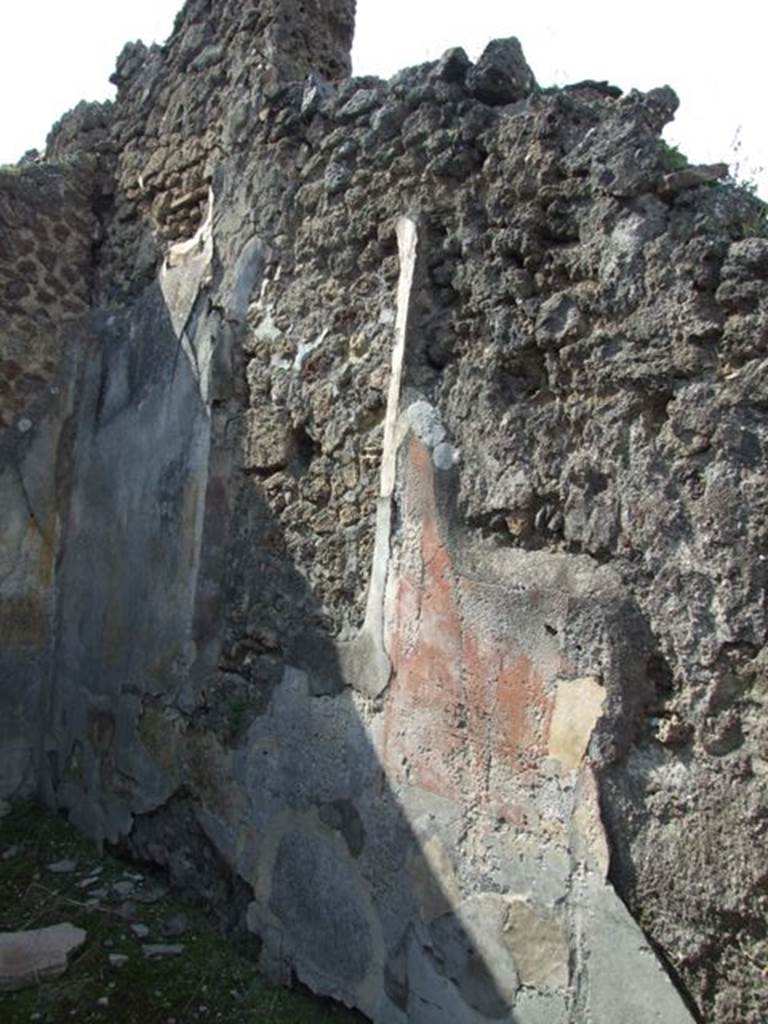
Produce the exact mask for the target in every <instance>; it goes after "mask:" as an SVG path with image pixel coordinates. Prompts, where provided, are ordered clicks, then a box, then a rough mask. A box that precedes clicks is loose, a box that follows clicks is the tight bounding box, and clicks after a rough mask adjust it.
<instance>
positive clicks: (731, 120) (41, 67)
mask: <svg viewBox="0 0 768 1024" xmlns="http://www.w3.org/2000/svg"><path fill="white" fill-rule="evenodd" d="M3 6H4V8H5V10H3V12H2V14H0V163H11V162H15V161H16V160H17V159H18V158H19V157H20V156H21V154H22V153H23V152H24V151H25V150H26V149H29V148H32V147H37V148H41V147H42V145H43V143H44V139H45V135H46V132H47V130H48V128H49V127H50V126H51V124H52V123H53V122H54V121H55V120H56V119H57V118H58V117H59V116H60V115H61V114H62V113H63V112H64V111H65V110H67V109H69V108H70V107H72V106H74V104H75V103H77V101H78V100H80V99H89V100H90V99H103V98H105V97H108V96H110V95H112V87H111V86H110V85H109V82H108V79H109V75H110V73H111V72H112V70H113V68H114V63H115V57H116V56H117V54H118V52H119V51H120V49H121V48H122V44H123V43H124V42H126V41H127V40H129V39H139V38H140V39H143V40H144V41H145V42H150V41H159V42H161V41H163V40H164V39H165V38H166V36H167V35H168V34H169V32H170V30H171V27H172V25H173V18H174V15H175V13H176V11H177V10H178V9H179V8H180V6H181V2H180V0H130V2H128V3H126V2H125V0H20V2H11V0H4V4H3ZM509 35H516V36H517V37H518V38H519V39H520V41H521V42H522V44H523V48H524V50H525V53H526V56H527V58H528V62H529V63H530V65H531V66H532V68H533V70H534V72H535V74H536V76H537V78H538V81H539V83H540V84H541V85H553V84H556V85H564V84H566V83H567V82H575V81H578V80H580V79H582V78H597V79H608V80H610V81H611V82H613V83H615V84H616V85H619V86H621V87H622V88H623V89H630V88H632V87H637V88H641V89H650V88H653V87H654V86H657V85H666V84H669V85H672V86H673V87H674V88H675V89H676V91H677V93H678V95H679V96H680V99H681V108H680V110H679V111H678V115H677V118H676V120H675V122H674V124H673V125H672V126H671V127H670V128H668V129H667V131H666V137H667V138H668V139H669V141H671V142H674V143H676V144H678V145H679V146H680V149H681V150H682V151H683V152H684V153H686V154H687V155H688V156H689V158H690V159H692V160H694V161H699V162H711V161H715V160H719V159H725V160H728V161H730V162H731V164H732V165H733V164H734V163H735V164H736V165H737V166H736V170H737V172H738V174H739V176H740V177H741V178H748V179H752V180H756V181H758V182H759V186H760V192H761V193H762V195H763V196H764V197H766V198H768V170H766V169H767V168H768V130H766V127H767V126H766V113H765V104H766V99H767V98H768V97H766V91H767V90H766V88H765V85H766V73H767V72H768V59H766V52H768V6H766V5H765V4H764V3H762V2H760V0H757V2H755V0H729V2H719V3H712V2H709V3H708V2H706V0H699V2H698V3H690V2H680V0H677V2H676V0H643V2H642V3H639V4H628V3H620V2H618V0H611V2H608V0H581V3H574V2H573V0H548V2H539V3H525V4H521V3H515V2H514V0H472V2H471V3H466V4H463V3H456V4H452V3H451V2H450V0H358V18H357V36H356V44H355V51H354V55H353V56H354V65H355V66H354V70H355V73H356V74H378V75H381V76H382V77H388V76H389V75H391V74H393V73H394V72H395V71H396V70H398V69H399V68H401V67H405V66H407V65H409V64H416V63H419V62H421V61H424V60H431V59H433V58H436V57H438V56H439V55H440V54H441V53H442V52H443V51H444V50H445V49H447V48H448V47H449V46H456V45H461V46H463V47H464V48H465V49H466V50H467V52H468V53H469V55H470V57H472V58H473V59H474V58H476V57H477V56H478V55H479V53H480V51H481V50H482V49H483V47H484V45H485V44H486V43H487V42H488V40H489V39H493V38H497V37H501V36H509ZM735 136H737V137H738V138H739V139H740V142H741V144H740V148H737V150H736V152H735V154H734V147H733V142H734V137H735Z"/></svg>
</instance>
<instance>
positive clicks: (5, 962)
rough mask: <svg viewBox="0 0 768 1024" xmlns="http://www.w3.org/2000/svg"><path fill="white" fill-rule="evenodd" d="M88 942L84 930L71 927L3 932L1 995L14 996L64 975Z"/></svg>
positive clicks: (1, 939) (0, 972)
mask: <svg viewBox="0 0 768 1024" xmlns="http://www.w3.org/2000/svg"><path fill="white" fill-rule="evenodd" d="M85 940H86V933H85V932H84V931H83V930H82V928H76V927H75V926H74V925H72V924H69V923H65V924H56V925H51V926H50V927H48V928H38V929H34V930H30V931H22V932H3V933H2V934H0V991H6V992H13V991H16V990H18V989H22V988H28V987H30V986H32V985H39V984H40V982H44V981H48V980H49V979H51V978H56V977H58V976H59V975H61V974H64V972H65V971H66V970H67V967H68V966H69V960H70V957H71V956H72V955H73V954H74V953H75V952H76V951H77V950H78V949H80V947H81V946H82V945H83V944H84V942H85Z"/></svg>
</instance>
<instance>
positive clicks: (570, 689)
mask: <svg viewBox="0 0 768 1024" xmlns="http://www.w3.org/2000/svg"><path fill="white" fill-rule="evenodd" d="M604 700H605V689H604V688H603V687H602V686H601V684H600V681H599V680H598V678H597V677H596V676H583V677H582V678H581V679H570V680H568V681H566V682H561V683H558V686H557V695H556V696H555V708H554V711H553V713H552V721H551V723H550V726H549V756H550V757H554V758H555V759H556V760H557V761H559V762H560V764H561V765H562V767H563V768H564V769H565V770H566V771H573V770H574V769H576V768H578V767H579V764H580V763H581V759H582V758H583V757H584V755H585V754H586V752H587V747H588V746H589V741H590V738H591V736H592V730H593V729H594V728H595V724H596V723H597V720H598V719H599V717H600V713H601V711H602V707H603V701H604Z"/></svg>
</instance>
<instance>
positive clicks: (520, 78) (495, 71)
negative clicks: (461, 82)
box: [467, 37, 537, 107]
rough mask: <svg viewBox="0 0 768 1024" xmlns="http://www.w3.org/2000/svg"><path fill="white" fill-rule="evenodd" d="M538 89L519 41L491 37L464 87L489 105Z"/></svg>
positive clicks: (470, 71)
mask: <svg viewBox="0 0 768 1024" xmlns="http://www.w3.org/2000/svg"><path fill="white" fill-rule="evenodd" d="M536 88H537V85H536V79H535V77H534V74H533V72H532V71H531V69H530V68H529V67H528V62H527V61H526V59H525V56H524V54H523V48H522V46H521V45H520V42H519V40H517V39H515V38H514V37H511V38H510V39H494V40H492V41H491V42H490V43H489V44H488V45H487V46H486V48H485V50H484V51H483V54H482V56H481V57H480V60H479V61H478V62H477V64H475V66H474V67H473V68H471V69H470V70H469V72H468V73H467V90H468V92H469V93H470V95H472V96H474V97H475V99H478V100H480V101H481V102H482V103H487V104H488V105H489V106H491V107H499V106H503V105H504V104H506V103H517V101H518V100H522V99H525V97H526V96H530V94H531V93H532V92H534V91H535V90H536Z"/></svg>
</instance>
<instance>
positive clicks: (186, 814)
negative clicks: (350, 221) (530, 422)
mask: <svg viewBox="0 0 768 1024" xmlns="http://www.w3.org/2000/svg"><path fill="white" fill-rule="evenodd" d="M400 241H401V256H402V262H403V268H404V270H403V278H402V279H401V285H400V295H399V307H400V311H399V316H398V328H397V330H398V336H397V338H396V343H395V366H394V368H393V374H392V379H393V385H392V388H391V391H390V400H389V408H388V415H387V423H386V428H385V450H384V455H383V472H382V490H381V494H380V498H379V508H378V518H377V527H376V550H375V555H374V567H373V572H372V583H371V587H370V593H371V596H370V597H369V606H368V615H367V616H366V625H365V627H364V629H363V632H362V633H361V636H360V637H359V638H358V641H356V642H353V643H352V644H351V645H346V646H345V645H343V644H339V643H338V642H337V641H336V640H335V639H334V638H333V637H332V636H331V635H330V634H329V632H328V630H327V626H326V619H325V614H324V609H323V607H322V602H321V601H320V600H319V598H318V597H317V596H316V595H315V594H314V593H313V592H312V589H311V588H310V586H309V585H308V583H307V581H306V578H305V577H304V576H303V575H302V573H301V572H300V571H299V570H298V569H297V568H296V566H295V564H294V563H293V561H292V559H291V557H290V554H289V551H288V548H287V545H286V543H285V538H284V536H283V531H282V528H281V525H280V523H279V522H278V520H277V519H276V517H275V516H274V514H273V513H272V511H271V509H270V508H269V505H268V503H267V501H266V499H265V497H264V489H263V483H264V480H263V478H262V477H260V476H259V475H258V474H254V473H252V472H250V473H249V472H247V471H245V470H244V468H243V458H242V451H243V444H244V430H245V427H244V422H245V418H244V415H243V413H244V411H245V407H246V405H247V397H246V392H245V389H244V385H243V384H242V383H241V381H242V377H243V373H242V367H241V364H240V358H241V357H240V354H239V346H240V342H241V338H242V336H243V333H244V332H245V330H246V313H247V306H248V301H249V297H250V296H251V295H252V294H253V292H254V290H255V289H257V287H258V283H259V276H260V273H261V269H262V260H261V250H260V247H259V244H258V242H257V241H255V240H251V242H249V243H248V245H246V246H245V247H244V248H243V250H242V253H241V258H240V259H239V260H238V261H237V263H236V265H235V267H234V268H232V269H230V270H222V268H221V267H219V266H218V265H217V264H216V261H215V258H214V251H213V227H212V222H211V218H210V217H209V219H208V220H207V221H206V223H205V224H204V225H203V226H202V228H201V230H200V232H199V234H198V236H196V239H195V240H193V242H194V244H190V245H188V246H187V247H186V248H184V249H183V250H182V249H180V248H178V247H176V249H175V251H172V255H171V258H170V259H169V260H168V261H167V262H166V264H165V266H164V269H163V271H162V273H161V276H160V280H159V282H158V283H156V284H154V285H152V286H151V287H149V288H148V289H147V290H146V291H145V292H144V293H143V294H142V296H141V297H140V298H139V299H138V300H137V302H136V303H135V305H134V306H133V307H132V308H131V310H130V311H129V312H127V313H125V314H123V315H109V316H107V315H103V316H102V315H99V316H97V322H96V329H97V331H98V335H99V339H100V345H99V349H98V352H95V353H94V358H93V360H91V361H89V362H88V363H87V364H86V365H85V366H84V369H83V378H82V382H81V387H80V394H81V397H80V401H79V406H78V410H77V430H76V436H75V440H74V450H73V452H72V458H73V460H74V466H75V470H74V473H75V477H74V486H73V490H72V494H71V498H70V502H69V509H68V513H67V518H66V522H64V523H63V526H62V536H63V542H62V546H61V552H60V556H59V563H58V569H57V582H56V594H57V606H56V613H55V639H54V649H55V656H54V658H53V663H52V670H51V676H50V680H49V685H48V687H47V692H46V697H45V706H44V709H43V719H44V721H45V722H46V726H47V732H46V737H45V742H44V750H43V752H42V754H41V762H42V764H43V766H44V777H45V786H46V788H47V794H48V797H49V799H50V800H51V801H52V802H54V803H56V804H57V805H59V806H62V807H65V808H66V809H67V810H68V813H69V815H70V818H71V819H72V820H73V822H74V823H75V824H77V825H78V826H79V827H80V828H82V829H83V830H84V831H86V832H87V833H89V834H91V835H93V836H95V837H96V838H98V839H102V840H106V841H109V842H119V843H121V844H122V845H124V846H125V847H126V848H127V849H129V850H130V851H131V852H132V853H133V854H135V855H137V856H140V857H142V858H146V859H149V860H152V861H155V862H157V863H159V864H162V865H164V866H165V867H166V868H167V869H168V870H169V872H170V874H171V877H172V878H173V879H174V881H175V882H177V883H178V884H180V885H182V886H183V887H185V888H187V889H191V890H193V891H196V892H197V893H198V894H199V895H201V896H202V897H204V898H205V899H206V900H208V901H209V902H213V903H216V904H219V905H220V906H222V907H223V908H226V909H229V908H230V907H231V908H233V916H235V917H236V916H238V914H239V915H240V917H241V921H240V923H245V924H246V926H247V927H248V928H249V929H250V930H251V931H253V932H254V933H255V934H256V935H258V937H259V938H260V940H261V944H262V945H261V963H262V966H263V967H264V968H265V970H267V971H268V972H269V973H270V974H271V975H272V976H273V977H276V978H279V979H281V980H283V981H288V980H290V979H291V977H292V976H296V977H298V978H299V979H300V980H301V981H302V982H303V983H305V984H307V985H308V986H309V987H310V988H312V989H313V990H314V991H316V992H318V993H322V994H325V995H329V996H332V997H334V998H336V999H339V1000H341V1001H343V1002H344V1003H346V1004H348V1005H350V1006H355V1007H358V1008H359V1009H361V1010H362V1011H363V1012H364V1013H365V1014H366V1015H368V1016H369V1017H371V1018H372V1019H374V1020H376V1021H380V1022H386V1024H395V1022H398V1024H405V1022H417V1024H431V1022H434V1024H437V1022H440V1024H446V1022H456V1024H472V1022H475V1024H480V1022H484V1021H489V1020H504V1021H509V1022H512V1021H514V1022H516V1024H535V1022H543V1021H546V1022H548V1024H558V1022H563V1024H565V1022H567V1021H575V1020H582V1019H592V1020H594V1021H596V1022H597V1021H599V1022H603V1021H608V1020H613V1019H633V1020H638V1021H640V1020H652V1019H664V1020H665V1021H666V1022H677V1021H685V1020H689V1019H690V1018H689V1016H688V1014H687V1012H686V1011H685V1009H684V1008H683V1005H682V1003H681V1002H680V999H679V997H678V995H677V993H676V992H675V990H674V989H673V987H672V985H671V983H670V982H669V980H668V978H667V977H666V976H665V975H664V974H663V972H662V971H661V969H660V967H659V966H658V963H657V961H656V960H655V958H654V956H653V954H652V953H651V952H650V950H649V949H648V947H647V945H646V944H645V942H644V940H643V937H642V934H641V933H640V932H639V930H638V929H637V927H636V925H635V924H634V922H633V921H632V919H631V918H630V917H629V915H628V913H627V911H626V909H625V908H624V907H623V904H621V902H620V901H619V900H618V898H617V897H616V896H615V894H614V892H613V890H612V889H611V888H610V887H609V886H608V885H607V884H606V882H605V876H606V872H607V863H608V853H607V846H606V841H605V836H604V834H603V831H602V825H601V823H600V816H599V809H598V800H597V786H596V783H595V780H594V777H593V775H592V772H591V769H590V767H589V763H588V761H587V760H586V759H585V753H586V749H587V744H588V743H589V740H590V736H591V734H592V730H593V727H594V725H595V723H596V721H597V719H598V717H599V716H600V714H601V713H603V712H605V714H606V715H608V716H610V714H611V713H612V711H611V708H612V706H613V705H612V702H614V703H615V701H616V700H617V699H618V698H616V696H615V694H614V693H613V692H612V690H611V685H608V683H609V682H610V680H611V679H612V678H613V676H612V675H611V673H614V675H615V672H616V668H615V665H614V664H613V662H612V661H611V659H613V660H614V661H616V660H617V659H618V660H620V659H621V658H622V657H623V656H625V655H626V656H627V657H629V656H631V654H632V649H633V648H632V645H633V644H634V643H636V642H637V636H636V635H635V634H633V629H632V628H631V627H632V614H633V613H632V612H631V610H628V609H627V607H626V603H625V602H624V601H623V599H622V598H621V596H620V593H619V590H618V589H617V586H616V584H615V581H614V580H613V579H612V577H611V576H610V574H608V573H607V572H605V571H602V570H600V569H597V568H595V567H594V566H593V564H592V563H591V561H590V560H589V559H586V558H574V557H567V556H553V555H549V554H546V553H542V552H530V553H526V552H519V551H514V550H511V549H510V550H506V551H504V552H498V551H490V552H489V551H488V550H487V549H485V548H483V547H482V546H477V545H475V544H474V542H473V541H472V539H471V538H468V537H466V536H465V535H464V534H463V533H462V531H461V530H460V529H459V528H458V527H457V525H456V524H455V523H453V522H452V516H451V508H452V507H453V494H452V492H453V488H454V486H455V480H456V472H457V470H456V468H455V467H456V453H455V452H454V451H453V449H452V448H451V445H450V441H449V439H448V437H447V434H446V431H445V429H444V428H443V426H442V424H441V423H440V419H439V416H438V414H437V412H436V410H435V409H433V408H432V407H431V406H430V405H429V403H428V402H426V401H425V400H422V399H419V398H416V399H415V400H413V401H411V402H410V403H409V404H408V405H407V408H404V406H405V403H404V402H403V400H402V394H401V387H400V384H401V382H402V383H407V348H408V340H409V339H408V334H409V325H408V307H409V303H410V292H411V288H412V284H413V259H415V250H416V246H417V232H416V228H415V225H414V224H412V223H406V222H404V223H403V224H402V225H401V228H400ZM409 251H410V252H411V257H409V256H408V252H409ZM409 265H410V271H409V269H408V268H409ZM214 290H216V291H217V293H218V295H219V296H224V299H223V301H222V302H221V303H219V304H217V305H214V304H213V303H212V302H211V301H210V297H211V293H212V291H214ZM398 352H399V356H398ZM398 358H399V359H400V362H399V363H398ZM288 470H289V472H291V473H293V474H298V475H300V474H301V473H302V472H304V471H305V470H306V453H304V454H303V455H302V453H298V454H297V456H296V458H295V459H294V460H293V462H290V463H289V465H288ZM636 632H637V631H635V633H636ZM577 633H578V634H579V635H580V636H581V637H582V639H583V644H584V647H585V651H584V655H583V660H584V661H587V660H589V659H591V660H592V663H594V664H595V665H596V666H597V670H596V671H593V672H592V673H591V674H586V673H583V672H582V671H581V670H582V662H580V661H578V659H575V660H574V657H572V655H571V653H570V647H569V644H570V645H571V646H573V645H572V644H571V639H572V638H573V636H574V635H575V634H577ZM569 638H570V639H569ZM595 652H602V654H599V653H595ZM601 658H602V661H601V660H600V659H601ZM385 663H386V673H385V675H384V676H382V666H384V665H385ZM598 670H599V671H598ZM600 671H602V673H603V675H604V677H605V678H601V676H600V674H599V673H600ZM606 680H607V681H608V683H607V682H606ZM225 916H226V915H225ZM243 919H244V921H243ZM617 979H620V980H619V981H618V985H619V988H620V991H619V992H617V991H616V988H617ZM648 993H651V994H652V996H653V1006H654V1010H653V1013H654V1014H657V1016H656V1017H654V1016H652V1015H651V1012H650V1011H649V1013H648V1014H647V1015H646V1014H645V1010H644V1009H642V1008H644V1007H646V1006H647V1005H648V1002H647V1000H648V998H649V995H648ZM625 1011H626V1012H625ZM629 1013H635V1016H632V1017H630V1016H629V1015H628V1014H629ZM658 1013H661V1018H659V1017H658ZM588 1015H591V1016H588Z"/></svg>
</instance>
